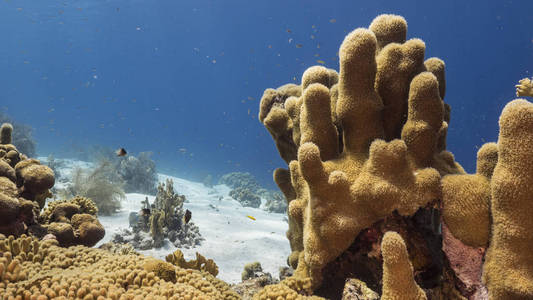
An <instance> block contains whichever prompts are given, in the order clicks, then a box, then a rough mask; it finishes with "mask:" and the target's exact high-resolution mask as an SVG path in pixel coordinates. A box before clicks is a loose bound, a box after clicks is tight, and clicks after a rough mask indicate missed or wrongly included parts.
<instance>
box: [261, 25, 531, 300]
mask: <svg viewBox="0 0 533 300" xmlns="http://www.w3.org/2000/svg"><path fill="white" fill-rule="evenodd" d="M406 34H407V23H406V22H405V20H404V19H403V18H402V17H400V16H395V15H381V16H378V17H377V18H376V19H374V21H373V22H372V24H371V25H370V26H369V28H368V29H365V28H359V29H356V30H354V31H352V32H351V33H349V34H348V35H347V36H346V38H345V39H344V41H343V43H342V45H341V47H340V50H339V59H340V61H339V64H340V71H339V73H337V72H336V71H334V70H331V69H327V68H324V67H322V66H314V67H311V68H309V69H307V70H306V71H305V72H304V74H303V75H302V79H301V84H300V85H294V84H289V85H284V86H281V87H279V88H278V89H267V90H266V91H265V92H264V94H263V97H262V99H261V104H260V112H259V120H260V121H261V122H262V123H263V124H264V125H265V127H266V128H267V130H268V131H269V133H270V134H271V135H272V137H273V139H274V141H275V144H276V146H277V149H278V151H279V153H280V156H281V157H282V158H283V159H284V160H285V161H286V162H287V164H288V166H289V168H288V169H277V170H275V172H274V181H275V182H276V183H277V185H278V186H279V188H280V190H281V191H282V192H283V193H284V195H285V197H286V198H287V200H288V201H289V208H288V216H289V230H288V232H287V237H288V239H289V242H290V245H291V249H292V253H291V255H290V256H289V257H288V263H289V265H291V266H292V267H293V268H295V269H296V271H295V273H294V275H293V276H292V277H290V278H288V279H285V280H283V281H282V282H281V283H280V284H277V285H273V286H269V287H266V288H265V289H264V290H263V291H262V292H261V293H259V294H258V295H257V297H258V299H273V298H275V297H277V296H282V297H283V296H289V295H291V296H290V297H294V298H298V297H305V296H308V295H311V294H312V293H314V294H315V295H323V296H327V297H328V298H333V299H336V298H340V296H341V294H340V292H341V291H342V285H343V284H344V279H350V278H357V279H362V280H363V281H365V283H366V284H367V285H368V287H370V288H372V289H374V290H376V291H377V292H378V293H380V294H381V295H382V298H383V299H425V298H429V299H431V298H439V299H440V298H445V299H464V298H463V297H468V298H470V299H474V298H475V299H487V294H486V292H485V291H486V289H485V286H484V285H483V284H482V283H481V278H480V274H481V268H482V261H483V259H482V258H483V255H484V253H485V250H487V255H486V263H485V267H484V272H485V273H484V282H485V283H486V288H487V289H488V293H489V295H491V296H490V297H491V299H529V298H531V297H533V275H532V274H533V269H532V268H533V264H532V263H531V262H532V261H533V257H532V256H531V251H528V249H529V248H528V247H530V245H533V240H531V238H530V236H531V235H530V234H529V233H528V228H531V227H532V226H533V223H531V218H528V217H527V214H528V213H529V212H530V210H531V209H533V207H530V206H531V205H530V204H531V203H530V202H531V201H529V202H527V201H526V200H527V198H528V196H527V195H531V194H532V193H533V191H531V186H532V183H533V181H532V178H531V176H532V175H531V174H533V172H532V170H531V164H529V163H527V162H529V161H530V160H531V159H529V157H530V156H531V155H532V154H531V153H533V152H532V151H531V149H532V143H533V142H532V141H533V140H532V136H533V126H532V124H533V121H532V120H533V110H532V108H531V107H532V104H531V103H529V102H527V101H525V100H516V101H513V102H511V103H510V104H508V105H507V106H506V108H505V109H504V111H503V112H502V116H501V118H500V127H501V130H500V137H499V140H498V143H497V144H495V143H489V144H486V145H484V146H483V147H482V148H481V149H480V150H479V152H478V165H477V172H476V174H466V173H465V172H464V170H463V169H462V167H461V166H460V165H459V164H458V163H457V162H455V160H454V157H453V155H452V154H451V153H450V152H448V151H446V135H447V128H448V123H449V121H450V111H451V108H450V106H449V105H448V104H446V103H444V102H443V98H444V96H445V76H444V75H445V74H444V73H445V70H444V62H443V61H442V60H440V59H438V58H429V59H426V60H424V52H425V44H424V43H423V42H422V41H421V40H419V39H410V40H406ZM526 202H527V203H526ZM465 224H468V226H465ZM388 231H395V232H397V233H386V232H388ZM491 232H492V233H491ZM400 236H401V237H400ZM526 245H529V246H526ZM487 247H488V249H487ZM407 249H408V250H409V251H407ZM443 250H444V251H443ZM461 254H462V255H463V257H461ZM394 278H396V279H394ZM413 278H414V279H413ZM289 280H290V281H289ZM289 282H293V283H294V282H298V283H299V284H300V287H296V288H294V287H293V285H291V284H289ZM304 282H305V283H306V285H305V287H306V288H303V289H302V288H301V286H302V285H301V284H303V283H304ZM400 285H401V286H400Z"/></svg>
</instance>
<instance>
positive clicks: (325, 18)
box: [0, 0, 533, 186]
mask: <svg viewBox="0 0 533 300" xmlns="http://www.w3.org/2000/svg"><path fill="white" fill-rule="evenodd" d="M405 2H407V3H409V4H405ZM381 13H394V14H400V15H402V16H404V17H405V18H406V20H407V21H408V25H409V31H408V37H409V38H412V37H419V38H421V39H423V40H424V41H425V42H426V46H427V51H426V57H432V56H437V57H440V58H442V59H443V60H444V61H445V62H446V77H447V91H446V97H445V99H444V100H445V101H446V102H447V103H449V104H450V105H451V106H452V118H451V124H450V129H449V133H448V149H450V150H451V151H452V152H453V153H454V154H455V157H456V159H457V160H458V161H459V162H460V163H461V164H463V166H465V168H466V169H467V170H468V171H474V169H475V155H476V152H477V148H478V147H479V146H480V145H482V144H483V143H484V142H486V141H495V140H496V139H497V134H498V125H497V121H498V117H499V114H500V111H501V109H502V108H503V106H504V105H505V104H506V103H507V102H508V101H510V100H512V99H514V98H515V95H514V93H515V91H514V85H515V83H516V82H517V81H518V80H519V79H521V78H523V77H526V76H529V77H531V76H532V74H531V72H532V71H533V1H531V0H524V1H486V0H484V1H438V2H437V1H323V0H306V1H286V0H285V1H279V0H268V1H250V0H246V1H230V0H227V1H201V0H194V1H192V0H154V1H139V0H128V1H123V0H120V1H118V0H117V1H101V0H91V1H87V0H85V1H52V0H49V1H35V0H7V1H2V2H1V3H0V20H2V21H1V23H2V25H0V40H1V43H0V86H1V92H0V106H1V108H2V110H3V111H5V112H6V113H8V114H9V115H10V116H11V117H13V118H14V119H16V120H18V121H20V122H23V123H28V124H30V125H31V126H33V127H34V128H35V130H34V137H35V139H36V140H37V143H38V144H37V151H38V153H39V154H40V155H48V154H49V153H55V154H56V156H61V154H64V155H67V154H68V155H71V154H72V153H75V152H76V151H79V150H80V149H86V148H87V147H88V146H90V145H94V144H98V145H105V146H109V147H111V148H118V147H124V148H126V149H127V150H129V152H130V153H134V154H135V153H138V152H140V151H152V152H153V153H154V154H153V158H154V160H156V162H157V164H158V169H159V170H160V171H164V172H167V173H171V174H175V175H180V176H186V177H189V178H191V179H197V180H200V179H201V178H203V177H204V176H205V175H206V174H208V173H211V174H214V175H219V174H223V173H227V172H230V171H249V172H251V173H253V174H254V175H256V176H257V177H258V178H259V180H260V181H261V183H263V184H264V185H267V186H273V184H272V179H271V176H272V175H271V174H272V170H273V169H274V168H276V167H283V166H285V164H284V162H283V161H282V160H281V159H280V158H279V156H278V153H277V150H276V149H275V146H274V143H273V141H272V139H271V137H270V135H269V134H268V132H267V131H266V129H264V127H263V125H261V124H260V123H259V122H258V120H257V113H258V105H259V99H260V97H261V95H262V93H263V90H264V89H265V88H268V87H277V86H279V85H281V84H284V83H287V82H299V78H300V76H301V74H302V72H303V71H304V70H305V69H306V68H307V67H309V66H311V65H315V64H316V60H317V59H320V60H323V61H325V62H326V66H328V67H331V68H335V69H338V59H337V51H338V48H339V46H340V43H341V42H342V40H343V38H344V36H345V35H346V34H347V33H348V32H349V31H351V30H353V29H355V28H357V27H368V25H369V24H370V22H371V21H372V19H373V18H374V17H376V16H377V15H379V14H381ZM289 31H290V32H289ZM312 36H314V38H312ZM289 39H292V41H291V42H290V43H289ZM296 44H302V47H301V48H297V47H296V46H295V45H296ZM316 54H318V55H319V56H318V57H316V56H315V55H316ZM181 148H182V149H181ZM180 149H181V150H180Z"/></svg>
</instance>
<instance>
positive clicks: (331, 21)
mask: <svg viewBox="0 0 533 300" xmlns="http://www.w3.org/2000/svg"><path fill="white" fill-rule="evenodd" d="M329 22H330V23H335V22H337V20H335V19H331V20H329Z"/></svg>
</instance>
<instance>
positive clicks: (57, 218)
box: [39, 196, 105, 247]
mask: <svg viewBox="0 0 533 300" xmlns="http://www.w3.org/2000/svg"><path fill="white" fill-rule="evenodd" d="M97 213H98V208H97V207H96V205H95V204H94V202H93V201H92V200H91V199H88V198H84V197H80V196H77V197H74V198H72V199H70V200H56V201H52V202H49V203H48V206H47V207H46V208H45V210H44V211H43V213H42V214H41V216H40V217H39V219H40V220H41V223H42V224H43V226H44V227H45V228H46V229H47V232H48V233H51V234H53V235H54V236H55V238H56V239H57V240H58V242H59V244H60V245H61V246H63V247H65V246H71V245H85V246H87V247H92V246H94V245H96V243H97V242H98V241H100V240H101V239H102V238H103V237H104V235H105V229H104V227H103V226H102V224H100V222H99V221H98V219H97V218H96V214H97Z"/></svg>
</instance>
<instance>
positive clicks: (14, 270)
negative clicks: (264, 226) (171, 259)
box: [0, 236, 239, 300]
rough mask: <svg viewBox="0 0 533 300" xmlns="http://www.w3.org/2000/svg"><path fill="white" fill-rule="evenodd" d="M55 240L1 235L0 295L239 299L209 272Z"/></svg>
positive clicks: (36, 297) (25, 296) (26, 296)
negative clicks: (69, 245) (63, 243)
mask: <svg viewBox="0 0 533 300" xmlns="http://www.w3.org/2000/svg"><path fill="white" fill-rule="evenodd" d="M56 243H57V242H55V241H54V240H51V241H37V240H36V239H33V238H31V237H26V236H21V237H20V238H19V239H13V237H10V238H9V239H5V238H4V239H2V240H0V270H1V271H2V272H1V273H2V281H1V282H0V294H1V295H3V296H4V297H5V298H6V299H8V298H9V299H11V297H13V299H14V298H15V297H16V296H17V297H20V298H22V299H52V298H56V297H57V298H58V299H69V298H73V299H74V298H76V299H213V300H214V299H217V300H218V299H239V296H238V295H237V294H236V293H235V292H233V291H232V290H231V289H230V288H229V286H228V285H227V284H226V283H224V282H223V281H221V280H219V279H217V278H215V277H214V276H212V275H211V274H209V273H207V272H201V271H196V270H191V269H183V268H180V267H177V266H174V265H172V264H169V263H166V262H164V261H161V260H156V259H153V258H147V257H144V256H139V255H117V254H113V253H111V252H108V251H105V250H101V249H94V248H87V247H84V246H73V247H69V248H66V249H65V248H60V247H58V246H57V245H56Z"/></svg>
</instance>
